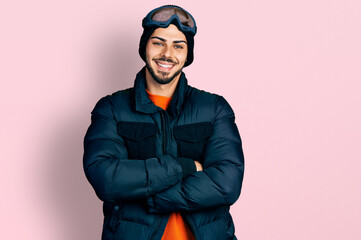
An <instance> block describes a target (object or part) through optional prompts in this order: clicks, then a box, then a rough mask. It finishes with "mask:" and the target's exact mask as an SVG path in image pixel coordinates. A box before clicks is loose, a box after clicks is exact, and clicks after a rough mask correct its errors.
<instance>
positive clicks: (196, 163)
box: [194, 161, 203, 172]
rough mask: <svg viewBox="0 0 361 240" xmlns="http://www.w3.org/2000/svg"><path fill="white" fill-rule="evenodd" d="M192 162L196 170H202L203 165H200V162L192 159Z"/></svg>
mask: <svg viewBox="0 0 361 240" xmlns="http://www.w3.org/2000/svg"><path fill="white" fill-rule="evenodd" d="M194 164H195V165H196V168H197V172H198V171H203V166H202V164H201V163H200V162H198V161H194Z"/></svg>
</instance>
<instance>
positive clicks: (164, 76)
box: [145, 58, 183, 85]
mask: <svg viewBox="0 0 361 240" xmlns="http://www.w3.org/2000/svg"><path fill="white" fill-rule="evenodd" d="M145 59H146V60H145V66H146V68H147V69H148V71H149V73H150V75H152V77H153V79H154V80H155V81H156V82H157V83H159V84H162V85H164V84H168V83H170V82H171V81H173V79H174V78H175V77H176V76H178V74H180V73H181V72H182V70H183V66H182V67H181V68H180V69H179V70H178V71H177V72H175V73H174V74H173V75H170V73H167V72H162V71H159V70H157V69H153V68H152V66H151V65H150V63H149V62H148V59H147V58H145ZM156 60H161V61H167V62H170V63H175V62H174V61H173V60H171V59H166V58H159V59H156ZM155 71H157V72H158V73H159V74H160V75H161V76H157V75H156V74H155Z"/></svg>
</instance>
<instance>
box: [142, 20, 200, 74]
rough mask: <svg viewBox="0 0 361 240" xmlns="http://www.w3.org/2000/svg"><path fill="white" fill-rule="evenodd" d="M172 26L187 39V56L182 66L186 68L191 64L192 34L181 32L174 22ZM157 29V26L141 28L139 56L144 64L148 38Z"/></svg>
mask: <svg viewBox="0 0 361 240" xmlns="http://www.w3.org/2000/svg"><path fill="white" fill-rule="evenodd" d="M172 23H173V22H171V23H170V24H172ZM173 24H174V25H176V26H177V28H178V30H179V31H181V32H182V33H183V34H184V35H185V37H186V39H187V47H188V54H187V60H186V62H185V64H184V67H187V66H189V65H190V64H191V63H192V62H193V49H194V37H193V36H192V34H190V33H188V32H185V31H182V29H181V28H180V27H179V26H178V24H177V22H176V21H174V23H173ZM157 28H159V27H158V26H153V27H145V26H143V29H144V30H143V34H142V36H141V37H140V42H139V55H140V57H141V58H142V59H143V61H144V62H145V61H146V59H145V48H146V46H147V42H148V39H149V38H150V36H151V35H152V34H153V32H154V31H155V30H156V29H157Z"/></svg>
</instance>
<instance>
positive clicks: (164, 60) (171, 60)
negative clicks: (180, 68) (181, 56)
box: [154, 57, 177, 64]
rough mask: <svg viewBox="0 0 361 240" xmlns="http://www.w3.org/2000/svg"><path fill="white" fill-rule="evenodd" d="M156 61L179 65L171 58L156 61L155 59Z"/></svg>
mask: <svg viewBox="0 0 361 240" xmlns="http://www.w3.org/2000/svg"><path fill="white" fill-rule="evenodd" d="M154 60H156V61H163V62H169V63H174V64H177V62H176V61H174V60H173V59H171V58H166V57H160V58H156V59H154Z"/></svg>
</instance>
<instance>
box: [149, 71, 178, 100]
mask: <svg viewBox="0 0 361 240" xmlns="http://www.w3.org/2000/svg"><path fill="white" fill-rule="evenodd" d="M180 75H181V73H179V74H178V76H176V77H175V78H174V79H173V80H172V81H171V82H170V83H167V84H159V83H157V82H156V81H155V80H154V78H153V77H152V75H151V74H150V72H149V71H148V69H147V68H146V69H145V80H146V82H147V89H148V91H149V92H150V93H151V94H155V95H159V96H164V97H172V96H173V94H174V91H175V89H176V88H177V84H178V81H179V78H180Z"/></svg>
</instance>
